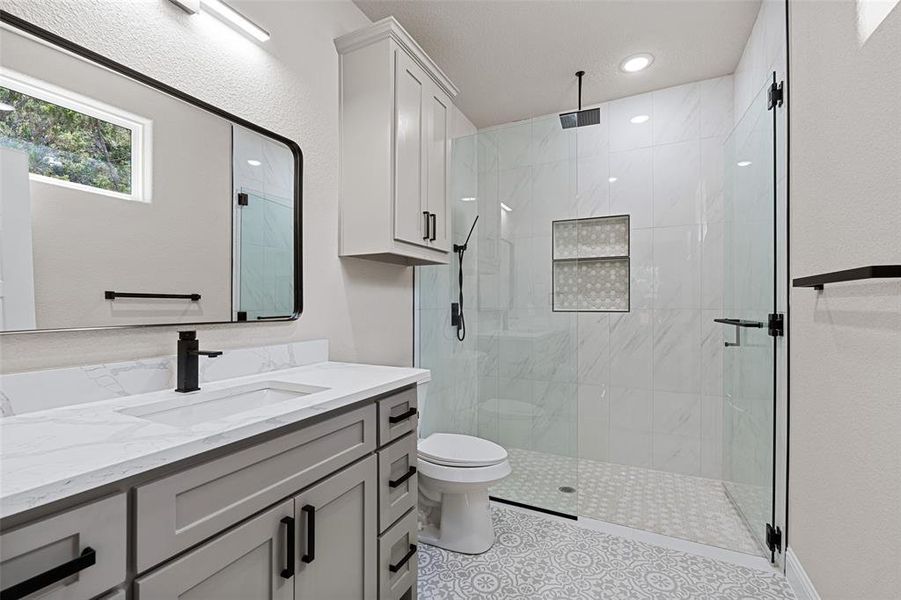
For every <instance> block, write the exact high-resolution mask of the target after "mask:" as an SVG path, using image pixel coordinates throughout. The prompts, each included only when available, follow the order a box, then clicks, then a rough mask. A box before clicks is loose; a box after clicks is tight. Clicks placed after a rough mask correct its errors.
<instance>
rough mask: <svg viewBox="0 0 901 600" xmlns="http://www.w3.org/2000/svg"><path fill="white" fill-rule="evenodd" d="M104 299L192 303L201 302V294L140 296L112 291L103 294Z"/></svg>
mask: <svg viewBox="0 0 901 600" xmlns="http://www.w3.org/2000/svg"><path fill="white" fill-rule="evenodd" d="M103 297H104V298H106V299H107V300H115V299H116V298H173V299H176V300H190V301H191V302H197V301H198V300H200V294H143V293H141V294H139V293H136V292H113V291H110V290H107V291H105V292H103Z"/></svg>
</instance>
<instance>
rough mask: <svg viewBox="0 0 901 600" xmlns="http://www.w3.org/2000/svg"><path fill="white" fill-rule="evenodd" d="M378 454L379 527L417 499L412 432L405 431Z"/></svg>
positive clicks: (413, 503)
mask: <svg viewBox="0 0 901 600" xmlns="http://www.w3.org/2000/svg"><path fill="white" fill-rule="evenodd" d="M378 455H379V531H384V530H386V529H388V528H389V527H390V526H391V524H392V523H394V522H395V521H397V520H398V519H399V518H401V517H402V516H403V515H404V514H406V512H407V511H408V510H410V509H411V508H413V507H414V506H416V502H417V500H418V492H417V480H418V477H419V476H418V475H417V474H416V434H415V433H408V434H407V435H406V436H404V437H402V438H401V439H399V440H397V441H395V442H392V443H391V444H390V445H389V446H386V447H385V448H382V449H381V450H379V452H378Z"/></svg>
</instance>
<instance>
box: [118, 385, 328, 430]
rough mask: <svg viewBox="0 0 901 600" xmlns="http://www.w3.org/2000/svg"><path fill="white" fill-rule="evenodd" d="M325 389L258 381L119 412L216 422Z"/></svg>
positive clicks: (171, 421) (176, 422)
mask: <svg viewBox="0 0 901 600" xmlns="http://www.w3.org/2000/svg"><path fill="white" fill-rule="evenodd" d="M327 389H328V388H323V387H316V386H313V385H303V384H297V383H285V382H281V381H258V382H255V383H248V384H244V385H237V386H234V387H230V388H225V389H221V390H214V391H210V392H204V391H200V392H192V393H190V394H176V395H177V396H178V397H177V398H171V399H169V400H162V401H160V402H152V403H150V404H144V405H142V406H136V407H133V408H126V409H123V410H120V411H119V412H121V413H123V414H126V415H130V416H132V417H140V418H141V419H147V420H148V421H153V422H155V423H162V424H164V425H173V426H175V427H179V426H182V427H187V426H191V425H197V424H198V423H205V422H207V421H215V420H217V419H221V418H223V417H228V416H230V415H234V414H238V413H242V412H246V411H249V410H253V409H255V408H260V407H261V406H268V405H270V404H278V403H279V402H286V401H288V400H294V399H297V398H301V397H303V396H309V395H311V394H315V393H316V392H324V391H325V390H327ZM313 401H315V398H310V399H308V401H306V402H302V403H298V404H297V407H298V408H302V407H303V406H307V405H309V404H312V402H313Z"/></svg>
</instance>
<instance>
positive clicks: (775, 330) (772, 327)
mask: <svg viewBox="0 0 901 600" xmlns="http://www.w3.org/2000/svg"><path fill="white" fill-rule="evenodd" d="M767 331H768V332H769V334H770V335H771V336H773V337H782V336H783V335H785V315H783V314H782V313H770V315H769V317H768V319H767Z"/></svg>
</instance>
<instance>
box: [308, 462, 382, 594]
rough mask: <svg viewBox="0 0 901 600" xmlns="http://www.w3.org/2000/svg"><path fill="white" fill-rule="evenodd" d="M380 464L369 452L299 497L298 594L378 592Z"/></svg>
mask: <svg viewBox="0 0 901 600" xmlns="http://www.w3.org/2000/svg"><path fill="white" fill-rule="evenodd" d="M376 470H377V469H376V458H375V456H370V457H368V458H366V459H365V460H362V461H360V462H358V463H357V464H355V465H353V466H350V467H348V468H346V469H344V470H343V471H341V472H339V473H337V474H335V475H333V476H331V477H329V478H328V479H326V480H324V481H322V482H321V483H318V484H316V485H314V486H313V487H311V488H309V489H307V490H305V491H304V492H302V493H300V494H298V495H297V496H295V497H294V508H295V511H296V519H297V535H298V539H297V559H296V560H297V563H296V564H297V568H296V575H295V578H294V586H295V598H296V599H297V600H362V599H364V598H375V597H376V596H377V594H378V584H377V581H376V561H377V544H378V524H377V518H378V514H377V512H378V511H377V510H376V504H377V496H376V485H377V483H376V480H377V478H376Z"/></svg>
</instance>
